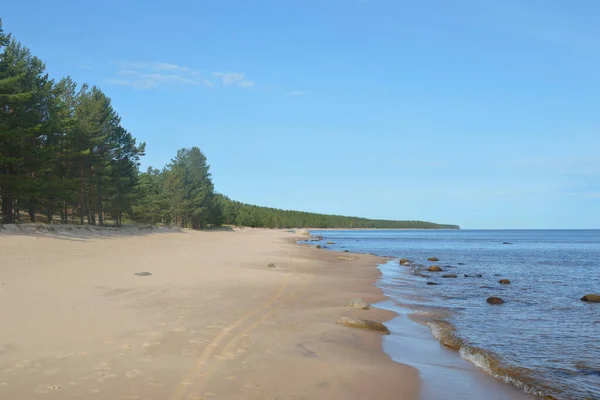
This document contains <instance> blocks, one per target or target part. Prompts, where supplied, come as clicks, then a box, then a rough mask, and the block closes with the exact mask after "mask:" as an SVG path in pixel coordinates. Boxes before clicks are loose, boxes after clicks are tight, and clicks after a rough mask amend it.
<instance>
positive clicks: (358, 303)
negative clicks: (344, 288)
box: [346, 298, 370, 310]
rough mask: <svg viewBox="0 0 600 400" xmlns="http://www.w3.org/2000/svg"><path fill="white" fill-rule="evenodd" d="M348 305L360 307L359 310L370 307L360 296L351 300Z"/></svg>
mask: <svg viewBox="0 0 600 400" xmlns="http://www.w3.org/2000/svg"><path fill="white" fill-rule="evenodd" d="M346 307H351V308H358V309H359V310H368V309H369V308H370V307H369V303H367V302H366V301H364V300H363V299H359V298H357V299H352V300H350V301H349V302H348V304H346Z"/></svg>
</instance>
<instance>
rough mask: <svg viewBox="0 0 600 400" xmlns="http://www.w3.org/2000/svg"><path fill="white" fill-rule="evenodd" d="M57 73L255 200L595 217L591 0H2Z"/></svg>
mask: <svg viewBox="0 0 600 400" xmlns="http://www.w3.org/2000/svg"><path fill="white" fill-rule="evenodd" d="M5 3H6V4H3V5H2V9H1V10H0V17H1V18H2V19H3V20H4V26H5V30H6V31H8V32H12V33H13V34H14V35H15V37H16V38H17V39H18V40H20V41H21V42H23V43H24V44H25V45H27V46H28V47H30V48H31V50H32V51H33V53H34V54H35V55H37V56H38V57H40V58H42V59H43V60H44V61H45V62H46V64H47V69H48V72H49V73H50V74H51V76H52V77H55V78H60V77H62V76H65V75H71V76H72V77H73V78H74V79H75V80H77V81H79V82H88V83H90V84H94V85H98V86H100V87H101V88H102V89H103V90H104V91H105V92H106V93H107V94H108V95H109V96H110V97H111V98H112V101H113V105H114V106H115V108H116V110H117V111H118V112H119V114H120V115H121V116H122V123H123V125H124V126H125V127H126V128H127V129H128V130H130V131H131V132H132V133H133V134H134V135H135V136H136V137H137V138H138V140H140V141H145V142H147V156H146V157H145V159H144V163H143V166H144V167H146V166H148V165H152V166H155V167H162V166H163V165H164V164H165V163H167V162H168V161H169V159H170V158H171V157H172V156H173V155H174V154H175V152H176V150H177V149H178V148H180V147H187V146H199V147H200V148H201V149H202V150H203V151H204V153H205V154H206V156H207V157H208V160H209V163H210V164H211V170H212V173H213V177H214V181H215V186H216V188H217V190H218V191H220V192H222V193H224V194H226V195H228V196H229V197H231V198H233V199H236V200H240V201H245V202H249V203H253V204H259V205H266V206H273V207H278V208H290V209H299V210H306V211H314V212H324V213H336V214H346V215H358V216H365V217H372V218H388V219H423V220H431V221H436V222H445V223H457V224H460V225H461V226H462V227H463V228H599V227H600V153H599V150H600V24H598V23H597V17H598V15H600V3H598V2H597V1H595V0H579V1H577V2H571V1H566V0H564V1H556V0H528V1H521V0H503V1H481V0H454V1H446V0H438V1H434V0H428V1H421V2H405V1H399V0H254V1H243V0H237V1H233V0H219V1H187V2H184V1H176V0H174V1H169V2H158V1H143V2H142V1H118V2H117V1H112V0H107V1H103V2H100V3H99V2H81V1H74V0H68V1H61V2H58V3H57V2H47V1H40V0H37V1H30V2H28V3H27V6H26V7H24V6H23V5H22V4H21V2H18V1H13V2H5Z"/></svg>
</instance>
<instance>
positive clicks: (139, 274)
mask: <svg viewBox="0 0 600 400" xmlns="http://www.w3.org/2000/svg"><path fill="white" fill-rule="evenodd" d="M134 274H135V275H137V276H148V275H152V274H151V273H150V272H145V271H144V272H134Z"/></svg>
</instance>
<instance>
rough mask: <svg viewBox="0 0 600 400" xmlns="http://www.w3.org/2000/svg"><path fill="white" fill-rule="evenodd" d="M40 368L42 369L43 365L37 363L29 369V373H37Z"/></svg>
mask: <svg viewBox="0 0 600 400" xmlns="http://www.w3.org/2000/svg"><path fill="white" fill-rule="evenodd" d="M40 368H42V364H40V363H35V364H33V367H31V368H29V372H36V371H38V370H39V369H40Z"/></svg>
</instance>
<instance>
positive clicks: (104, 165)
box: [0, 20, 457, 229]
mask: <svg viewBox="0 0 600 400" xmlns="http://www.w3.org/2000/svg"><path fill="white" fill-rule="evenodd" d="M45 70H46V68H45V64H44V63H43V62H42V61H41V60H40V59H39V58H37V57H35V56H34V55H32V54H31V52H30V50H29V49H28V48H27V47H25V46H23V45H21V44H20V43H19V42H18V41H17V40H16V39H14V38H13V37H12V36H11V35H10V34H6V33H4V31H3V29H2V21H1V20H0V202H1V204H2V207H1V216H2V219H1V222H2V223H3V224H9V223H14V222H17V221H21V220H22V218H23V217H22V214H24V215H26V218H28V220H29V221H31V222H36V219H37V218H39V217H40V216H43V217H44V219H45V220H46V221H47V222H48V223H54V222H59V223H63V224H66V223H78V224H85V223H87V224H90V225H99V226H102V225H106V224H107V223H110V224H111V225H116V226H120V225H121V224H122V223H123V219H124V218H125V219H126V220H130V221H133V222H143V223H151V224H156V223H161V224H175V225H178V226H182V227H189V228H194V229H199V228H205V227H207V226H219V225H222V224H230V225H238V226H250V227H266V228H292V227H314V228H457V227H456V226H453V225H438V224H433V223H430V222H423V221H387V220H369V219H364V218H354V217H344V216H338V215H323V214H315V213H306V212H299V211H287V210H279V209H274V208H267V207H259V206H253V205H248V204H244V203H240V202H237V201H232V200H230V199H229V198H227V197H226V196H223V195H221V194H217V193H215V190H214V185H213V182H212V177H211V174H210V167H209V165H208V163H207V159H206V157H205V155H204V154H203V153H202V151H201V150H200V149H199V148H198V147H192V148H184V149H180V150H179V151H178V152H177V154H176V155H175V157H174V158H173V159H172V160H171V162H170V163H169V164H168V165H166V166H165V167H164V168H162V169H155V168H152V167H149V168H148V169H147V170H146V171H145V172H140V171H139V167H140V160H141V157H143V156H144V155H145V147H146V146H145V143H138V142H137V141H136V139H135V137H134V136H133V135H132V134H131V133H130V132H129V131H128V130H127V129H125V128H124V127H123V126H122V125H121V119H120V117H119V114H118V113H117V112H116V110H115V109H114V108H113V106H112V104H111V100H110V98H109V97H108V96H106V94H105V93H104V92H102V90H101V89H100V88H99V87H97V86H90V85H88V84H86V83H84V84H78V83H76V82H74V81H73V80H72V79H71V78H70V77H65V78H62V79H60V80H58V81H56V80H53V79H51V78H50V77H49V76H48V74H47V73H46V71H45Z"/></svg>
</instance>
